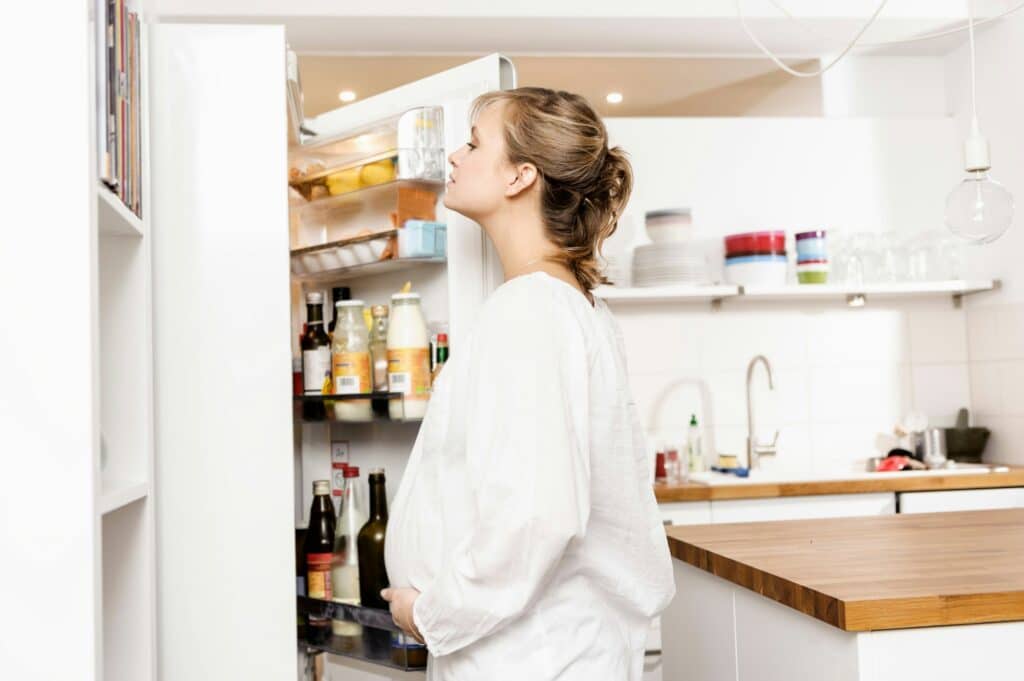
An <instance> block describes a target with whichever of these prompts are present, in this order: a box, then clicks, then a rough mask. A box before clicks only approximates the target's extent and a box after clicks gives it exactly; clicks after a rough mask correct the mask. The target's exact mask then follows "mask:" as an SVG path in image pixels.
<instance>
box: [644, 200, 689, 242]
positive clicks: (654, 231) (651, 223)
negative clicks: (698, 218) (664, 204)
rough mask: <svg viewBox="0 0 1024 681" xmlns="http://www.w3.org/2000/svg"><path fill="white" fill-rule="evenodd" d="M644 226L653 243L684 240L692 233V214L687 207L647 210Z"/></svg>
mask: <svg viewBox="0 0 1024 681" xmlns="http://www.w3.org/2000/svg"><path fill="white" fill-rule="evenodd" d="M644 227H645V228H646V230H647V236H649V237H650V238H651V241H653V242H654V243H664V242H672V241H685V240H686V239H687V238H689V237H690V236H691V234H692V227H693V214H692V212H691V211H690V209H689V208H666V209H664V210H652V211H648V212H647V213H646V214H645V215H644Z"/></svg>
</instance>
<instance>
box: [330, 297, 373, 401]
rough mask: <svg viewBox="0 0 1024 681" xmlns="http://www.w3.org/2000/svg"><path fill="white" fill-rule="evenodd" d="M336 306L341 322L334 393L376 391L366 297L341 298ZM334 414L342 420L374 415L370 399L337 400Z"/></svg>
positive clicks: (334, 363)
mask: <svg viewBox="0 0 1024 681" xmlns="http://www.w3.org/2000/svg"><path fill="white" fill-rule="evenodd" d="M335 309H336V311H337V314H336V320H337V324H336V325H335V327H334V341H333V344H332V346H331V363H332V368H333V371H332V375H333V376H334V394H335V395H360V394H365V393H369V392H373V374H372V373H371V371H370V334H369V331H368V330H367V328H366V322H365V321H363V301H361V300H339V301H338V302H337V303H335ZM334 418H335V419H337V420H338V421H369V420H371V419H372V418H373V412H372V410H371V408H370V400H369V399H365V400H351V399H349V400H335V401H334Z"/></svg>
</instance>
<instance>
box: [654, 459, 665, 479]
mask: <svg viewBox="0 0 1024 681" xmlns="http://www.w3.org/2000/svg"><path fill="white" fill-rule="evenodd" d="M654 482H668V473H667V472H666V471H665V452H658V453H657V454H655V455H654Z"/></svg>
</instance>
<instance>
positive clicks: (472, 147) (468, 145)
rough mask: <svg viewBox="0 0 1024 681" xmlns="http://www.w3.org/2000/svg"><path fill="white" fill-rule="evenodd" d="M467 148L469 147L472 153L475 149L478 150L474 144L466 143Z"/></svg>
mask: <svg viewBox="0 0 1024 681" xmlns="http://www.w3.org/2000/svg"><path fill="white" fill-rule="evenodd" d="M466 146H467V147H469V150H470V151H473V150H474V149H476V145H475V144H473V143H472V142H466Z"/></svg>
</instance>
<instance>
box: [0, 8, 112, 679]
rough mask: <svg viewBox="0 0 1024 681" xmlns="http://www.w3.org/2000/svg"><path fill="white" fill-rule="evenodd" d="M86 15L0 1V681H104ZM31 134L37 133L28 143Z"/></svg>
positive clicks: (90, 100)
mask: <svg viewBox="0 0 1024 681" xmlns="http://www.w3.org/2000/svg"><path fill="white" fill-rule="evenodd" d="M87 8H88V5H87V4H86V3H84V2H81V1H76V2H66V1H64V0H59V1H58V2H57V3H55V4H49V3H47V4H43V3H22V4H18V5H12V6H9V7H5V16H4V21H3V22H0V57H2V59H3V63H4V64H7V65H8V66H7V68H5V74H4V87H5V91H6V92H7V93H8V94H7V95H5V101H7V102H10V103H11V105H10V106H6V107H4V111H3V113H2V114H0V119H2V123H3V128H4V131H5V134H4V154H5V155H6V156H7V158H9V159H15V158H17V159H18V161H17V162H16V163H14V164H8V171H7V173H6V174H5V175H4V180H5V181H4V182H3V185H2V188H0V196H2V197H3V206H4V220H3V225H2V226H0V234H2V239H0V310H2V311H3V314H2V317H0V320H2V321H0V377H2V378H0V433H2V434H3V441H2V442H3V444H0V546H2V547H3V549H2V555H3V559H2V560H0V604H2V605H0V608H2V609H3V615H2V616H0V678H2V679H23V680H24V681H36V680H39V681H42V680H43V679H53V678H55V677H58V676H62V677H64V678H69V679H72V678H73V679H76V681H77V680H82V681H87V680H92V679H98V678H100V669H99V666H100V662H99V654H98V653H99V651H100V648H99V643H100V637H101V635H102V634H101V632H102V628H101V627H102V624H101V622H99V621H98V613H99V610H98V603H97V596H98V594H99V587H100V570H99V569H98V568H99V531H100V528H99V525H98V518H99V516H98V515H97V514H96V509H95V496H94V495H95V493H96V488H97V486H98V484H99V470H98V467H97V466H96V465H95V463H94V462H95V461H96V459H95V458H94V452H95V451H96V448H98V446H99V429H98V425H97V424H98V410H99V392H98V390H97V386H98V384H99V369H98V367H97V366H96V365H95V364H94V358H96V357H97V356H98V352H97V351H96V345H97V343H98V337H97V329H96V323H97V305H98V304H97V285H96V281H95V280H94V276H93V275H94V272H95V262H96V257H97V255H96V250H97V246H96V242H97V235H96V227H95V222H94V221H90V214H91V213H93V212H94V211H95V179H94V176H93V174H92V173H91V170H92V161H91V158H92V156H91V154H90V146H91V140H92V138H93V129H92V127H91V126H90V125H89V120H90V117H89V112H90V111H91V110H92V108H93V101H94V99H93V92H94V91H93V87H92V81H91V80H89V79H88V77H87V64H88V63H89V62H88V59H87V55H88V53H89V52H88V51H89V47H88V39H89V23H88V21H89V20H88V16H87ZM44 27H45V28H44ZM40 41H45V43H46V48H45V49H40V45H41V42H40ZM27 55H32V57H31V62H32V65H31V67H30V68H24V66H25V65H26V61H27V59H26V56H27ZM15 101H17V102H19V103H18V104H13V102H15ZM43 130H46V131H49V133H45V134H37V133H38V132H39V131H43ZM54 159H60V160H59V164H58V165H59V167H60V170H59V171H56V172H57V173H59V175H60V179H59V180H58V179H56V177H55V164H54ZM28 177H33V178H44V177H47V178H53V180H52V181H41V182H33V181H23V180H24V178H28ZM57 639H59V642H57Z"/></svg>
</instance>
